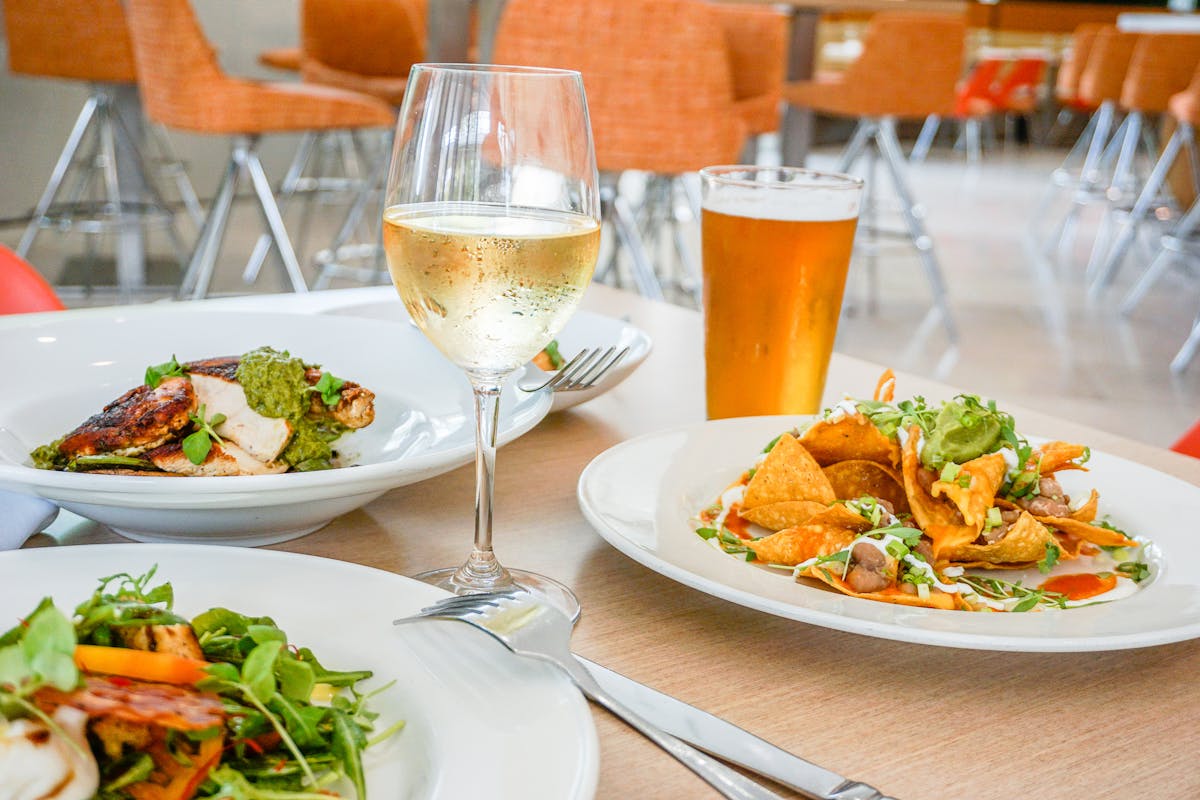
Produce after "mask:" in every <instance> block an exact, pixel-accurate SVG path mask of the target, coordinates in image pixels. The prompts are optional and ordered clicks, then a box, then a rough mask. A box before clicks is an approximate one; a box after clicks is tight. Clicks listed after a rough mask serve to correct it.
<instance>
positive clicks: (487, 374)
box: [383, 64, 600, 616]
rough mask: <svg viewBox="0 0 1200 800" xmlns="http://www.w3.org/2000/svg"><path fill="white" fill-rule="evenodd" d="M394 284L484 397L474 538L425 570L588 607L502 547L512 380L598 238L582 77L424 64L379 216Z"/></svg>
mask: <svg viewBox="0 0 1200 800" xmlns="http://www.w3.org/2000/svg"><path fill="white" fill-rule="evenodd" d="M383 239H384V249H385V252H386V254H387V261H388V269H389V271H390V272H391V275H392V282H393V283H394V284H395V286H396V290H397V292H398V293H399V295H400V298H401V300H402V301H403V302H404V305H405V307H406V308H407V309H408V312H409V314H410V316H411V317H412V319H413V322H415V323H416V325H417V326H418V327H419V328H420V329H421V331H422V332H424V334H425V335H426V336H427V337H428V338H429V340H430V341H431V342H433V344H434V345H435V346H436V347H437V348H438V349H439V350H440V351H441V352H442V354H443V355H445V356H446V357H447V358H448V359H449V360H450V361H452V362H453V363H454V364H456V365H457V366H458V367H459V368H460V369H462V370H463V371H464V372H465V373H466V375H467V378H468V380H470V382H471V385H472V388H473V390H474V394H475V406H476V422H477V440H476V502H475V510H476V520H475V546H474V548H473V550H472V553H471V556H470V557H469V558H468V560H467V562H466V563H465V564H463V565H462V566H461V567H458V568H455V569H446V570H436V571H434V572H432V573H425V574H424V575H420V576H417V577H418V578H421V579H423V580H427V581H429V582H431V583H436V584H438V585H441V586H443V587H444V588H447V589H450V590H451V591H454V592H456V593H470V592H485V591H496V590H500V589H505V588H512V587H513V586H514V584H515V585H517V586H520V587H521V588H524V589H527V590H529V591H531V592H532V593H534V594H536V595H539V596H541V597H542V598H543V599H545V600H547V601H549V602H551V603H553V604H555V605H557V606H559V607H560V608H562V609H563V610H565V611H566V612H567V613H568V614H569V615H571V616H574V615H576V614H577V613H578V604H577V603H576V601H575V599H574V596H573V595H572V594H571V592H570V590H569V589H567V588H566V587H565V586H562V585H561V584H558V583H557V582H555V581H552V580H551V579H549V578H545V577H544V576H540V575H534V574H532V573H525V572H518V573H515V574H514V573H513V572H510V571H508V570H507V569H505V568H504V567H503V566H501V565H500V563H499V561H498V560H497V559H496V557H495V554H494V553H493V551H492V542H491V530H492V482H493V481H492V475H493V471H494V463H495V432H496V431H495V427H496V414H497V408H498V405H497V404H498V401H499V390H500V385H501V383H502V382H503V380H504V379H505V377H507V376H508V375H509V374H511V373H512V372H513V371H515V370H516V369H517V368H519V367H521V366H522V365H524V364H525V363H526V362H528V361H529V359H531V358H532V357H533V356H534V355H536V354H537V352H538V351H539V350H541V349H542V348H543V347H545V346H546V344H548V343H549V342H550V341H551V340H552V339H553V338H554V337H555V336H556V335H557V334H558V332H559V330H561V329H562V327H563V325H565V324H566V322H567V320H568V319H569V318H570V316H571V314H573V313H574V311H575V309H576V308H577V307H578V305H579V302H580V300H581V299H582V297H583V293H584V290H585V289H586V288H587V285H588V283H589V282H590V281H591V277H592V271H593V270H594V269H595V265H596V257H597V255H598V252H599V247H600V197H599V191H598V179H597V174H596V162H595V153H594V150H593V147H592V136H591V127H590V124H589V122H588V115H587V103H586V100H585V97H584V92H583V81H582V79H581V77H580V75H579V73H577V72H573V71H570V70H554V69H540V68H532V67H503V66H492V65H456V64H418V65H416V66H414V67H413V69H412V72H411V74H410V76H409V83H408V91H407V92H406V94H405V98H404V103H403V106H402V108H401V110H400V117H399V121H398V123H397V130H396V137H395V145H394V150H393V154H392V164H391V168H390V170H389V174H388V186H387V194H386V202H385V210H384V215H383Z"/></svg>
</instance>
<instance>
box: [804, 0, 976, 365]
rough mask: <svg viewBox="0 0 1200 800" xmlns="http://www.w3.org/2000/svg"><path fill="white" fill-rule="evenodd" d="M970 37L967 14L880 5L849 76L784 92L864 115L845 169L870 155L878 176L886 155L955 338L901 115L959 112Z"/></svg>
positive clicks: (823, 108)
mask: <svg viewBox="0 0 1200 800" xmlns="http://www.w3.org/2000/svg"><path fill="white" fill-rule="evenodd" d="M965 38H966V22H965V20H964V19H963V17H961V16H957V15H948V14H910V13H906V12H895V11H885V12H880V13H878V14H876V15H875V16H874V17H872V18H871V21H870V23H868V25H867V29H866V31H865V33H864V35H863V50H862V55H861V56H859V58H858V59H857V60H856V61H855V62H854V63H853V64H851V65H850V67H849V68H848V69H847V70H846V72H845V74H844V76H843V77H841V78H840V79H836V80H829V79H826V80H815V81H801V82H798V83H791V84H788V86H787V87H786V88H785V90H784V97H785V98H786V99H787V101H788V102H789V103H791V104H793V105H796V106H803V107H806V108H810V109H812V110H813V111H819V112H822V113H826V114H834V115H837V116H843V117H857V118H858V126H857V127H856V128H855V130H854V134H853V136H852V137H851V139H850V141H849V143H848V144H847V145H846V148H845V150H843V151H842V156H841V159H840V160H839V163H838V166H837V171H838V172H846V171H847V170H849V169H850V168H852V167H853V166H854V165H855V163H857V162H858V160H859V159H860V158H861V157H863V156H864V155H866V157H867V159H868V163H867V173H868V175H872V174H873V172H874V165H875V159H876V156H878V157H879V158H881V159H882V161H883V163H884V164H885V165H886V167H887V171H888V174H889V176H890V177H891V182H892V186H893V188H894V190H895V192H896V195H897V197H898V198H899V200H900V204H901V214H902V216H903V218H904V223H905V227H906V229H907V233H908V237H909V239H910V240H911V242H912V244H913V247H914V248H915V249H916V251H917V255H918V257H919V258H920V260H921V266H922V268H923V269H924V271H925V277H926V279H927V280H928V282H929V287H930V291H931V292H932V295H933V305H932V308H931V309H930V315H936V316H937V317H938V318H939V319H940V321H941V324H942V327H943V328H944V329H945V331H946V336H947V338H948V339H949V340H950V341H951V342H952V343H953V342H956V341H957V340H958V329H957V326H956V325H955V324H954V317H953V315H952V314H951V313H950V305H949V302H948V300H947V298H946V289H945V281H944V279H943V278H942V271H941V267H940V266H939V265H938V261H937V256H936V254H935V253H934V249H933V239H932V238H931V237H930V236H929V232H928V231H927V230H926V229H925V223H924V222H923V220H922V218H921V214H920V213H919V212H918V211H917V206H916V201H915V199H914V198H913V194H912V191H911V190H910V189H909V186H908V181H907V180H906V178H905V176H904V156H903V154H902V153H901V151H900V142H899V140H898V139H897V137H896V120H897V119H898V118H899V119H924V118H926V117H928V116H930V115H938V116H948V115H950V114H953V113H954V105H955V87H956V84H957V83H958V79H959V76H960V75H961V74H962V64H963V44H964V40H965ZM873 183H874V181H870V180H869V181H868V184H867V186H868V189H867V191H868V197H867V198H866V199H865V200H864V203H863V205H864V212H863V219H861V220H860V222H859V230H862V231H865V232H866V233H867V234H868V235H874V231H875V229H876V226H875V225H874V220H873V218H872V217H873V214H874V211H873V209H874V208H875V200H874V196H875V193H874V191H873V190H872V189H871V184H873ZM930 319H932V316H931V317H930Z"/></svg>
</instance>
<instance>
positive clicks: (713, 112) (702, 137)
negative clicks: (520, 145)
mask: <svg viewBox="0 0 1200 800" xmlns="http://www.w3.org/2000/svg"><path fill="white" fill-rule="evenodd" d="M495 61H496V62H497V63H500V64H522V65H527V66H540V67H559V68H565V69H576V70H579V71H580V72H581V73H582V74H583V83H584V88H585V90H586V92H587V99H588V110H589V113H590V115H591V121H592V132H593V135H594V137H595V144H596V162H597V165H598V166H599V168H600V169H601V170H608V171H621V170H629V169H633V170H646V171H648V172H658V173H666V174H677V173H681V172H690V171H692V170H696V169H699V168H700V167H704V166H708V165H711V164H724V163H731V162H733V161H735V160H736V159H737V155H738V151H739V150H740V148H741V144H742V140H743V138H744V134H745V127H744V124H743V123H742V122H741V120H740V119H739V118H738V117H737V115H736V114H735V112H734V101H733V78H732V75H731V72H730V60H729V54H728V52H727V49H726V43H725V34H724V31H723V30H722V29H721V26H720V24H719V23H718V21H717V17H716V15H715V14H714V12H713V11H712V9H711V8H710V7H709V6H708V5H707V4H706V3H697V2H695V0H621V1H620V2H613V0H575V1H574V2H570V3H565V2H563V1H562V0H509V2H508V4H507V5H506V6H505V9H504V14H503V16H502V18H501V20H500V27H499V30H498V31H497V34H496V42H495Z"/></svg>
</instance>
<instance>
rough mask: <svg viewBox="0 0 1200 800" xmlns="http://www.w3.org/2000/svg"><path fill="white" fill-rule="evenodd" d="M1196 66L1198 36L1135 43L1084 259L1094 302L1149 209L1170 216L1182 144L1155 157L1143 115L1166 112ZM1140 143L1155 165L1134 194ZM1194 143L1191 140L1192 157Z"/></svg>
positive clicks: (1144, 39)
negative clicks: (1170, 186) (1119, 135)
mask: <svg viewBox="0 0 1200 800" xmlns="http://www.w3.org/2000/svg"><path fill="white" fill-rule="evenodd" d="M1198 66H1200V36H1192V35H1183V34H1179V35H1173V34H1147V35H1145V36H1143V37H1142V39H1141V41H1140V42H1138V46H1137V50H1136V51H1135V52H1134V56H1133V60H1132V61H1131V62H1130V64H1129V73H1128V75H1127V76H1126V78H1125V84H1124V87H1123V88H1122V91H1121V99H1120V104H1121V108H1123V109H1124V110H1125V111H1126V117H1125V123H1124V125H1123V128H1124V138H1123V139H1122V140H1121V146H1120V156H1119V157H1118V159H1117V165H1116V168H1115V169H1114V170H1113V178H1112V182H1111V184H1110V185H1109V188H1108V191H1107V193H1106V200H1107V207H1106V209H1105V213H1104V218H1103V220H1102V222H1101V225H1100V230H1099V233H1098V234H1097V236H1096V241H1095V243H1094V244H1093V246H1092V255H1091V258H1090V259H1089V260H1088V269H1087V273H1086V278H1087V280H1088V295H1089V297H1091V298H1092V299H1093V300H1094V299H1096V298H1097V297H1099V295H1100V293H1101V292H1103V291H1104V289H1106V288H1107V287H1108V285H1109V284H1110V283H1111V282H1112V280H1113V278H1114V277H1115V276H1116V272H1117V270H1118V268H1119V267H1120V265H1121V262H1122V261H1123V260H1124V259H1125V255H1126V253H1127V252H1128V251H1129V246H1130V245H1131V244H1132V243H1133V240H1134V237H1135V236H1136V235H1137V228H1138V225H1139V224H1140V222H1141V221H1142V220H1143V219H1146V218H1147V216H1148V215H1149V214H1150V212H1151V210H1152V207H1153V206H1156V205H1157V206H1159V207H1160V210H1161V212H1166V213H1164V214H1163V216H1167V215H1169V208H1167V207H1168V206H1170V205H1173V203H1172V201H1171V200H1170V198H1169V196H1168V195H1169V194H1170V193H1169V192H1166V193H1165V195H1164V192H1163V189H1164V185H1165V180H1166V175H1167V172H1168V171H1169V170H1170V168H1171V165H1172V164H1173V163H1174V161H1175V157H1176V155H1178V152H1179V146H1178V145H1180V144H1182V143H1183V142H1182V141H1177V142H1176V146H1175V148H1174V152H1172V153H1171V158H1170V159H1169V160H1166V159H1165V156H1166V155H1167V152H1168V151H1170V150H1171V148H1170V146H1168V148H1167V150H1166V151H1164V153H1163V157H1158V148H1157V147H1156V146H1155V143H1154V141H1153V135H1152V129H1151V128H1150V127H1148V126H1146V125H1145V117H1146V116H1147V115H1154V116H1157V115H1158V114H1161V113H1163V112H1165V111H1167V110H1168V104H1169V103H1170V102H1171V98H1172V97H1173V96H1174V95H1176V94H1178V93H1179V92H1182V91H1185V90H1186V89H1187V88H1188V85H1189V83H1191V82H1192V79H1193V76H1194V75H1195V73H1196V69H1197V67H1198ZM1139 145H1141V146H1142V147H1144V149H1145V155H1146V157H1147V159H1148V161H1149V162H1150V163H1155V168H1154V169H1153V170H1152V171H1151V176H1150V178H1149V179H1148V180H1147V181H1146V183H1145V185H1143V186H1142V188H1141V191H1140V192H1137V191H1136V178H1135V177H1134V159H1135V158H1136V155H1137V148H1138V146H1139ZM1194 146H1195V145H1194V143H1193V153H1192V155H1194ZM1135 195H1136V197H1137V200H1136V201H1135V202H1133V203H1132V205H1131V204H1130V202H1129V201H1130V200H1131V199H1132V197H1133V196H1135ZM1126 209H1128V211H1126ZM1118 216H1123V217H1124V221H1123V224H1122V225H1121V226H1120V227H1121V230H1120V232H1119V233H1118V235H1117V237H1116V239H1115V241H1114V240H1113V237H1112V236H1111V231H1112V228H1113V227H1114V224H1116V221H1117V217H1118ZM1160 218H1161V217H1160Z"/></svg>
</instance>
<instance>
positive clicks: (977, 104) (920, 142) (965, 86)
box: [908, 58, 1008, 164]
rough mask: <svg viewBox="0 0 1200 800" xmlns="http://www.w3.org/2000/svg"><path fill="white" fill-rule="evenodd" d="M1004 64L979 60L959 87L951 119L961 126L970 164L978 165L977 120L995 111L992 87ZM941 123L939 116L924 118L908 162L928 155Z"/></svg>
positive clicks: (1001, 61) (978, 141) (995, 59)
mask: <svg viewBox="0 0 1200 800" xmlns="http://www.w3.org/2000/svg"><path fill="white" fill-rule="evenodd" d="M1007 65H1008V61H1007V60H1005V59H1002V58H984V59H980V60H979V61H977V62H975V66H974V67H972V68H971V74H970V75H968V76H967V79H966V80H965V81H962V82H961V83H960V84H959V86H958V91H957V93H956V95H955V98H954V112H953V114H952V116H953V118H954V119H956V120H959V121H960V122H961V123H962V127H963V134H962V135H963V138H964V139H966V146H967V160H968V161H971V162H972V163H974V162H978V161H979V157H980V151H981V144H980V135H979V133H980V131H979V129H980V124H979V121H980V119H981V118H983V117H986V116H987V115H989V114H991V113H992V112H993V111H994V110H995V102H994V100H993V97H994V95H993V84H994V83H995V82H996V79H997V78H998V77H999V76H1000V71H1001V70H1002V69H1004V67H1005V66H1007ZM941 120H942V118H941V116H940V115H938V114H930V115H929V116H928V117H926V118H925V124H923V125H922V126H921V132H920V133H919V134H918V135H917V141H916V143H915V144H914V145H913V149H912V152H910V153H909V154H908V160H909V161H910V162H911V163H914V164H919V163H921V162H922V161H924V160H925V157H926V156H927V155H928V154H929V147H930V145H932V144H933V139H934V137H935V136H937V131H938V128H939V127H940V126H941Z"/></svg>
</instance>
